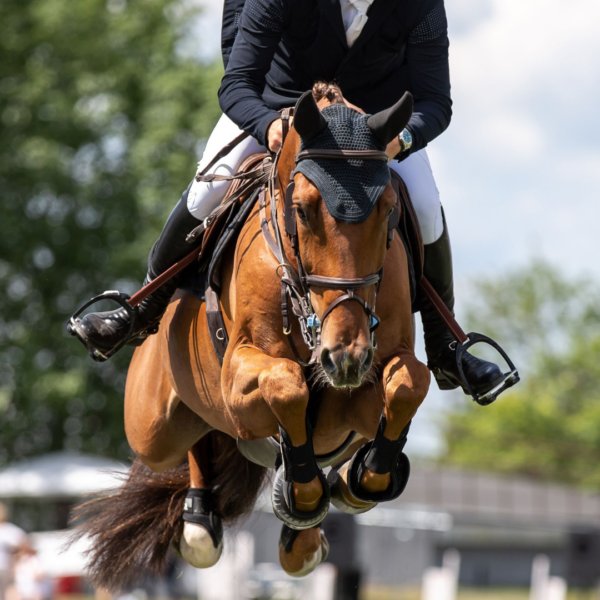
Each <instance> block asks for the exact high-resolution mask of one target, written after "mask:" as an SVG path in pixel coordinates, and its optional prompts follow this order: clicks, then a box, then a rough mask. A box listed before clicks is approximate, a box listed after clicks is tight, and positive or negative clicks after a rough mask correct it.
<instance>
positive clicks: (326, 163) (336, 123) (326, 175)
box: [294, 104, 390, 223]
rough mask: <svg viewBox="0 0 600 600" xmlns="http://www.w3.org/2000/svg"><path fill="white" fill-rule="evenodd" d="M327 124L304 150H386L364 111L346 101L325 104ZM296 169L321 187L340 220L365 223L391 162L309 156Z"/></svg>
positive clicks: (331, 208) (306, 143)
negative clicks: (360, 111)
mask: <svg viewBox="0 0 600 600" xmlns="http://www.w3.org/2000/svg"><path fill="white" fill-rule="evenodd" d="M321 114H322V115H323V117H325V119H326V120H327V127H326V128H325V129H324V130H323V131H321V132H320V133H319V134H318V135H317V136H316V137H314V138H313V139H311V140H310V141H308V142H306V141H305V140H303V139H301V144H300V150H308V149H314V150H385V146H384V145H382V144H381V142H379V141H378V140H377V139H376V138H375V137H374V135H373V134H372V133H371V130H370V129H369V126H368V125H367V119H368V118H369V115H363V114H361V113H359V112H357V111H356V110H353V109H351V108H348V107H347V106H345V105H344V104H332V105H331V106H327V107H325V108H324V109H323V110H322V112H321ZM294 173H302V174H303V175H304V176H305V177H307V178H308V179H309V180H310V181H311V182H312V183H313V185H315V186H316V188H317V189H318V190H319V192H320V194H321V196H322V198H323V201H324V202H325V205H326V206H327V210H328V211H329V213H330V214H331V216H332V217H333V218H334V219H336V220H337V221H343V222H346V223H361V222H362V221H364V220H365V219H367V218H368V216H369V215H370V214H371V212H372V211H373V208H374V207H375V204H376V203H377V200H378V199H379V197H380V196H381V194H382V193H383V190H384V189H385V186H386V185H387V184H388V183H389V181H390V170H389V168H388V166H387V163H385V162H384V161H381V160H335V159H322V158H318V159H306V160H303V161H301V162H299V163H298V165H297V167H296V170H295V171H294Z"/></svg>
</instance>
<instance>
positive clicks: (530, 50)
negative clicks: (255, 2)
mask: <svg viewBox="0 0 600 600" xmlns="http://www.w3.org/2000/svg"><path fill="white" fill-rule="evenodd" d="M202 5H203V6H204V7H205V12H204V16H203V17H202V19H201V20H200V23H199V25H198V27H197V29H196V31H197V33H198V35H197V50H196V51H197V52H199V53H200V54H202V55H203V56H212V55H215V54H217V53H218V51H219V32H220V16H221V11H222V0H206V1H205V2H202ZM446 11H447V13H448V20H449V24H450V41H451V48H450V66H451V77H452V95H453V100H454V117H453V120H452V124H451V125H450V128H449V129H448V131H447V132H446V133H444V134H443V135H442V136H441V137H440V138H439V139H438V140H435V141H434V142H433V143H432V144H431V145H430V147H429V156H430V159H431V163H432V166H433V170H434V174H435V176H436V181H437V184H438V188H439V190H440V194H441V198H442V202H443V204H444V209H445V211H446V216H447V218H448V222H449V227H450V233H451V235H452V241H453V248H454V262H455V271H456V275H457V280H458V286H457V287H458V290H459V291H460V292H462V293H463V295H464V294H465V293H466V291H467V290H468V283H469V281H472V280H474V279H476V278H477V277H481V276H483V277H493V274H494V273H496V272H504V271H506V270H509V269H514V268H517V267H519V266H522V265H526V264H528V263H529V262H531V260H532V259H534V258H543V259H546V260H548V261H549V262H551V263H552V264H554V265H556V267H557V268H558V269H561V270H563V271H565V272H567V273H573V274H586V275H589V276H591V277H594V278H596V279H599V280H600V260H598V258H597V257H598V253H599V251H600V235H599V227H600V139H599V135H600V113H599V110H598V109H599V105H600V35H598V28H599V26H600V3H599V2H598V0H569V1H568V2H567V1H566V0H446ZM460 307H461V298H460V296H459V297H458V302H457V308H458V314H459V316H460ZM418 353H419V355H420V357H422V358H423V357H424V354H423V351H422V347H420V348H419V349H418ZM448 400H449V398H448V394H447V393H446V394H441V393H440V392H438V391H437V389H436V390H433V389H432V392H431V393H430V396H429V397H428V398H427V400H426V403H425V404H424V406H423V407H422V409H421V411H420V414H419V416H418V417H417V419H416V420H415V424H414V428H413V431H412V433H411V440H410V442H409V444H410V446H411V449H412V452H413V453H420V454H435V453H436V452H439V451H440V449H441V447H440V444H439V435H438V433H437V428H436V425H435V420H436V416H437V415H438V414H439V413H440V411H441V410H442V409H443V407H444V406H445V405H447V404H448ZM467 401H468V400H467V399H466V398H465V402H467Z"/></svg>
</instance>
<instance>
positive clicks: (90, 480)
mask: <svg viewBox="0 0 600 600" xmlns="http://www.w3.org/2000/svg"><path fill="white" fill-rule="evenodd" d="M127 471H128V467H126V466H125V465H123V464H122V463H119V462H117V461H115V460H111V459H108V458H102V457H99V456H92V455H89V454H79V453H76V452H53V453H50V454H45V455H44V456H40V457H39V458H33V459H31V460H24V461H21V462H18V463H13V464H12V465H10V466H8V467H6V468H5V469H2V470H0V499H2V498H5V499H8V498H42V497H43V498H76V497H79V496H82V495H85V494H93V493H97V492H101V491H103V490H107V489H110V488H113V487H117V486H119V485H120V483H121V479H120V478H119V475H122V474H124V473H127Z"/></svg>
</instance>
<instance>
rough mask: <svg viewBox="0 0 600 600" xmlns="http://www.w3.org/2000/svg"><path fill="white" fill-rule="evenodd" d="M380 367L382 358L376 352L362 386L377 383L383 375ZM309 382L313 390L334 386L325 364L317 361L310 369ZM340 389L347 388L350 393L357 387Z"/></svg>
mask: <svg viewBox="0 0 600 600" xmlns="http://www.w3.org/2000/svg"><path fill="white" fill-rule="evenodd" d="M380 367H381V358H380V357H379V355H378V354H375V355H374V356H373V361H372V363H371V368H370V369H369V370H368V371H367V372H366V373H365V374H364V375H363V378H362V380H361V385H360V387H362V386H364V385H376V384H377V382H378V381H379V378H380V376H381V369H380ZM307 383H308V385H309V387H310V389H311V390H321V389H323V388H326V387H330V386H332V383H331V380H330V379H329V376H328V375H327V373H326V372H325V369H323V365H321V363H320V362H318V363H315V364H314V365H313V367H312V369H311V370H310V373H309V375H308V378H307ZM340 389H346V390H348V391H349V392H350V393H352V390H353V389H355V388H354V387H351V386H348V387H346V388H340Z"/></svg>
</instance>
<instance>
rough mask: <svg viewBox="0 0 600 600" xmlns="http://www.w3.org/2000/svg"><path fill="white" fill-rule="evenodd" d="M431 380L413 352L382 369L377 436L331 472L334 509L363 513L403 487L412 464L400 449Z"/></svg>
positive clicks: (397, 356) (400, 355) (397, 492)
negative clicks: (381, 409)
mask: <svg viewBox="0 0 600 600" xmlns="http://www.w3.org/2000/svg"><path fill="white" fill-rule="evenodd" d="M430 379H431V375H430V373H429V369H428V368H427V367H426V366H425V365H424V364H423V363H421V362H420V361H419V360H417V358H416V357H415V356H414V354H411V353H406V354H398V355H396V356H394V357H393V358H392V359H391V360H390V361H389V362H388V364H387V365H386V367H385V369H384V372H383V384H384V408H383V412H382V414H381V418H380V422H379V428H378V430H377V434H376V436H375V439H373V440H372V441H371V442H368V443H367V444H365V446H363V447H362V448H360V449H359V450H358V451H357V452H356V453H355V455H354V456H353V457H352V459H351V460H350V461H349V462H348V463H347V464H345V465H343V466H342V467H341V468H340V469H339V470H336V471H332V474H331V476H330V482H331V485H332V495H333V498H334V503H335V504H336V506H338V508H341V509H342V510H344V508H348V510H346V512H363V511H364V510H368V509H369V508H372V507H373V506H374V505H375V503H377V502H385V501H389V500H393V499H394V498H397V497H398V496H399V495H400V494H401V493H402V492H403V491H404V488H405V487H406V483H407V482H408V476H409V473H410V464H409V462H408V459H407V458H406V456H405V455H404V454H403V452H402V450H403V448H404V444H405V443H406V436H407V434H408V429H409V426H410V422H411V420H412V418H413V417H414V416H415V414H416V412H417V410H418V408H419V406H420V405H421V403H422V402H423V400H424V399H425V396H426V395H427V392H428V390H429V383H430ZM336 500H339V501H338V502H336Z"/></svg>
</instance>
